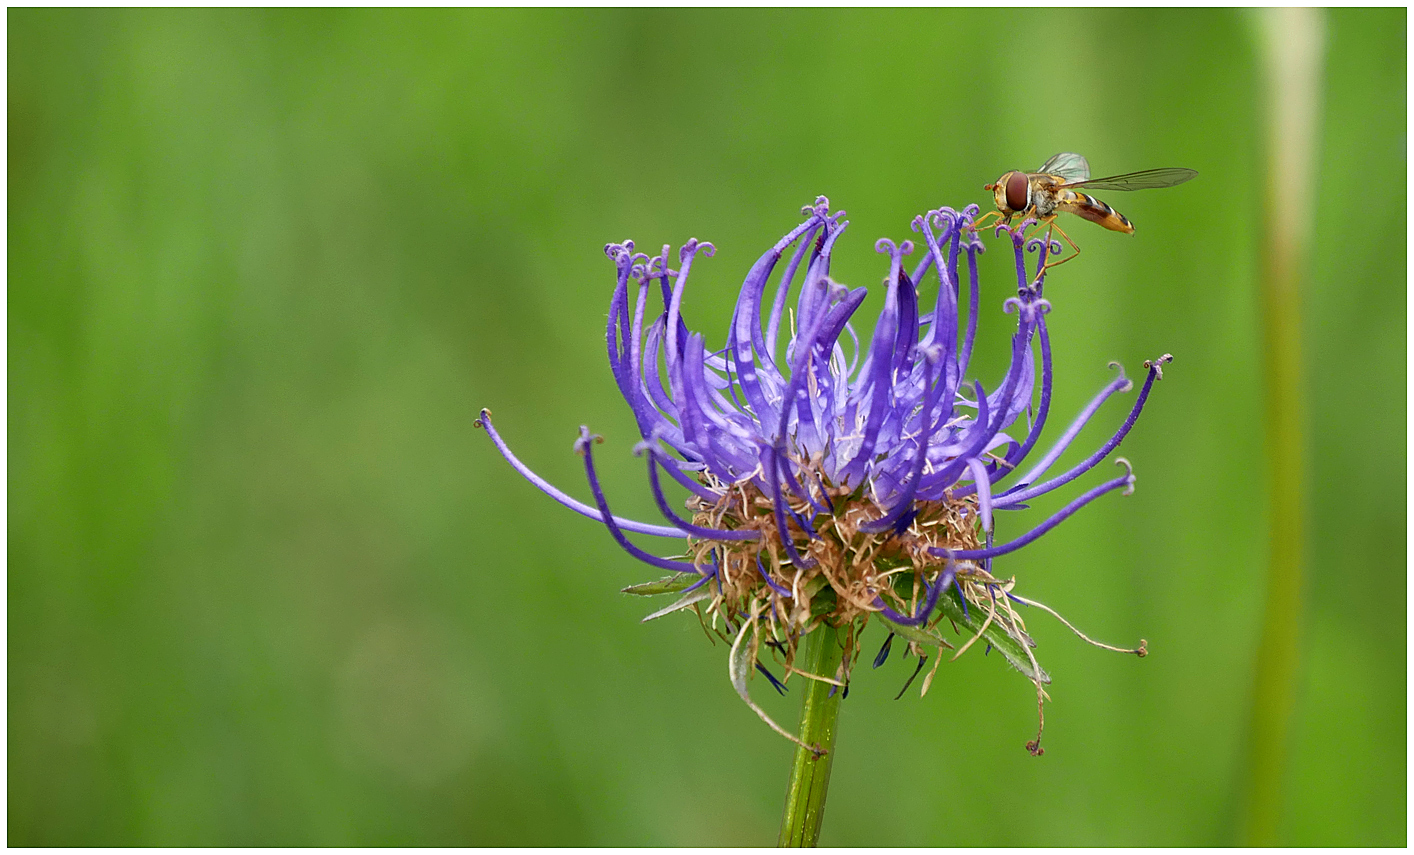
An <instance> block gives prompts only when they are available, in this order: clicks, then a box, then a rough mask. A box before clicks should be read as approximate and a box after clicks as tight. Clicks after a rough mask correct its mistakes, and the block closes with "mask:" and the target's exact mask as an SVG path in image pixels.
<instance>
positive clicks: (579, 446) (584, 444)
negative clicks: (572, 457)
mask: <svg viewBox="0 0 1414 855" xmlns="http://www.w3.org/2000/svg"><path fill="white" fill-rule="evenodd" d="M603 441H604V437H602V436H600V435H599V434H597V433H590V432H589V427H588V426H587V425H580V426H579V439H576V440H575V441H574V450H575V453H576V454H580V455H583V454H584V452H585V451H586V450H587V449H588V448H589V444H590V443H591V442H592V443H602V442H603Z"/></svg>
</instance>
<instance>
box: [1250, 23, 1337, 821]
mask: <svg viewBox="0 0 1414 855" xmlns="http://www.w3.org/2000/svg"><path fill="white" fill-rule="evenodd" d="M1323 14H1324V13H1323V12H1322V11H1321V10H1319V9H1264V10H1262V11H1261V12H1260V13H1259V18H1258V21H1257V23H1258V31H1259V38H1260V40H1261V43H1262V60H1263V63H1262V67H1263V69H1264V71H1265V74H1266V89H1265V92H1266V99H1267V104H1266V120H1267V149H1266V151H1267V163H1266V198H1265V210H1264V212H1263V213H1264V224H1263V225H1264V230H1263V245H1262V269H1261V289H1262V318H1263V344H1264V356H1265V375H1266V382H1267V394H1266V413H1265V419H1266V425H1265V428H1266V430H1265V435H1266V442H1267V446H1266V454H1267V495H1268V504H1267V507H1268V512H1269V514H1270V529H1269V536H1270V545H1269V550H1268V556H1269V562H1270V563H1269V565H1268V568H1267V575H1266V605H1265V612H1264V615H1263V620H1262V635H1261V642H1260V646H1259V648H1258V651H1257V661H1256V669H1255V674H1254V685H1253V693H1252V719H1251V723H1250V731H1249V748H1250V752H1251V753H1250V755H1249V758H1248V768H1247V775H1248V780H1247V786H1248V790H1247V793H1246V813H1245V816H1244V819H1243V822H1244V828H1243V842H1244V843H1246V844H1247V845H1249V846H1271V845H1274V844H1275V843H1276V842H1277V831H1278V827H1279V825H1280V821H1281V808H1282V802H1283V798H1282V792H1283V783H1284V780H1285V777H1286V765H1287V763H1286V761H1287V755H1288V753H1289V744H1290V741H1291V717H1292V711H1293V708H1294V706H1295V704H1294V700H1295V694H1296V688H1297V679H1298V672H1299V664H1300V659H1301V632H1302V626H1303V623H1304V620H1303V617H1304V612H1305V603H1304V595H1303V587H1304V575H1305V566H1306V547H1305V541H1306V532H1305V529H1306V526H1305V523H1306V507H1307V505H1306V489H1307V488H1306V460H1307V459H1309V457H1308V454H1307V443H1306V424H1305V420H1306V404H1305V374H1304V371H1303V368H1302V351H1303V347H1302V342H1301V323H1302V311H1301V285H1302V276H1303V273H1304V271H1305V269H1306V262H1307V256H1308V246H1309V243H1310V235H1311V211H1312V210H1313V209H1314V206H1315V198H1314V197H1315V190H1316V186H1315V185H1316V181H1315V168H1314V165H1315V154H1316V142H1317V132H1318V118H1319V105H1320V88H1321V57H1322V48H1323V36H1324V25H1325V22H1324V18H1323Z"/></svg>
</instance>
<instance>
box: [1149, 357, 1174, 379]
mask: <svg viewBox="0 0 1414 855" xmlns="http://www.w3.org/2000/svg"><path fill="white" fill-rule="evenodd" d="M1170 362H1173V354H1172V353H1165V354H1164V355H1163V356H1160V357H1159V358H1158V359H1154V360H1147V359H1146V360H1145V361H1144V367H1145V368H1147V369H1149V370H1151V371H1153V372H1154V376H1155V377H1156V378H1158V379H1159V380H1162V379H1164V366H1165V365H1167V364H1169V363H1170Z"/></svg>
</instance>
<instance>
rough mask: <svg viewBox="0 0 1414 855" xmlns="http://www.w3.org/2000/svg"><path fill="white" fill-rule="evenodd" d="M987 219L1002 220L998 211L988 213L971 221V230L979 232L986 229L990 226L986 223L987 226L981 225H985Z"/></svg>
mask: <svg viewBox="0 0 1414 855" xmlns="http://www.w3.org/2000/svg"><path fill="white" fill-rule="evenodd" d="M988 217H996V218H997V219H998V220H1002V219H1004V218H1003V217H1002V214H1001V212H1000V211H988V212H987V213H985V214H983V215H982V216H980V217H978V218H977V219H975V220H973V221H972V228H973V229H975V230H977V231H979V232H980V231H981V230H982V229H985V228H987V225H990V223H988V224H987V225H983V223H986V221H987V218H988Z"/></svg>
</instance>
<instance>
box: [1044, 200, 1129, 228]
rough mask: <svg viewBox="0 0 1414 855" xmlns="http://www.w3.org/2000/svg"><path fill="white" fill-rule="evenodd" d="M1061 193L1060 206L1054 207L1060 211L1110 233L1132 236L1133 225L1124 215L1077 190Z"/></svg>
mask: <svg viewBox="0 0 1414 855" xmlns="http://www.w3.org/2000/svg"><path fill="white" fill-rule="evenodd" d="M1062 192H1063V193H1064V196H1063V197H1062V198H1061V200H1060V204H1058V205H1057V206H1056V207H1057V208H1059V209H1060V210H1062V211H1069V212H1070V213H1072V214H1075V215H1076V216H1078V217H1084V218H1085V219H1087V220H1089V221H1090V222H1092V223H1095V224H1096V225H1100V226H1104V227H1105V228H1107V229H1109V230H1110V231H1114V232H1124V233H1125V234H1134V224H1133V223H1131V222H1129V220H1128V219H1127V218H1126V217H1125V216H1124V214H1121V213H1120V212H1119V211H1116V210H1115V209H1114V208H1111V207H1110V206H1109V205H1106V204H1105V203H1104V202H1101V201H1100V200H1099V199H1096V198H1095V197H1094V196H1091V195H1089V194H1086V193H1081V192H1079V191H1077V190H1064V191H1062Z"/></svg>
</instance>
